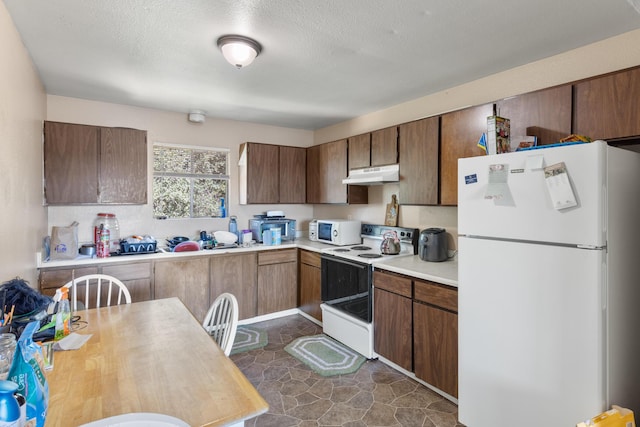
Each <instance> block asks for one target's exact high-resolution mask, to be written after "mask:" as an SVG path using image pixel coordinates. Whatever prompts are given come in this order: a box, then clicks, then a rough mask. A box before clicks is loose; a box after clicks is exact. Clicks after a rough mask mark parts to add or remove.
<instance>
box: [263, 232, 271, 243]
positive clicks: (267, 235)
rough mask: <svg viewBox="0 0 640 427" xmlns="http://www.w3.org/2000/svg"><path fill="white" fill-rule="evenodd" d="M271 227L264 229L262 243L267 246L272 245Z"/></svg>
mask: <svg viewBox="0 0 640 427" xmlns="http://www.w3.org/2000/svg"><path fill="white" fill-rule="evenodd" d="M271 239H272V237H271V229H269V230H263V231H262V244H263V245H265V246H271V243H272V241H271Z"/></svg>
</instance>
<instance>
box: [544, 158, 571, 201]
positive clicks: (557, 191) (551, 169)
mask: <svg viewBox="0 0 640 427" xmlns="http://www.w3.org/2000/svg"><path fill="white" fill-rule="evenodd" d="M544 181H545V183H546V184H547V189H548V191H549V196H550V197H551V202H552V203H553V207H554V209H556V210H561V209H567V208H572V207H574V206H577V205H578V202H577V201H576V196H575V194H574V193H573V188H571V182H570V181H569V174H568V173H567V167H566V166H565V164H564V162H560V163H556V164H555V165H551V166H547V167H546V168H544Z"/></svg>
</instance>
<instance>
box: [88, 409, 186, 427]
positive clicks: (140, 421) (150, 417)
mask: <svg viewBox="0 0 640 427" xmlns="http://www.w3.org/2000/svg"><path fill="white" fill-rule="evenodd" d="M116 426H123V427H124V426H127V427H189V424H187V423H186V422H184V421H182V420H180V419H178V418H176V417H172V416H170V415H165V414H157V413H150V412H133V413H129V414H122V415H115V416H113V417H109V418H103V419H101V420H97V421H92V422H90V423H87V424H82V425H81V426H80V427H116Z"/></svg>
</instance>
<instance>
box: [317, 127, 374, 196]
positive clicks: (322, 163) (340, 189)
mask: <svg viewBox="0 0 640 427" xmlns="http://www.w3.org/2000/svg"><path fill="white" fill-rule="evenodd" d="M346 177H347V140H346V139H341V140H339V141H333V142H328V143H325V144H320V145H315V146H313V147H309V148H308V149H307V203H367V202H368V189H367V187H363V186H357V185H349V186H347V185H346V184H343V183H342V180H343V179H344V178H346Z"/></svg>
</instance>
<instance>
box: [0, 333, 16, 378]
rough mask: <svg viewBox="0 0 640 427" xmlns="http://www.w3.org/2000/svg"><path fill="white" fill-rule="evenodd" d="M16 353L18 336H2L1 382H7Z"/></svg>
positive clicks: (0, 337) (0, 343)
mask: <svg viewBox="0 0 640 427" xmlns="http://www.w3.org/2000/svg"><path fill="white" fill-rule="evenodd" d="M15 352H16V336H15V335H13V334H12V333H3V334H0V380H6V379H7V376H8V375H9V369H11V363H12V362H13V355H14V354H15Z"/></svg>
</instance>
